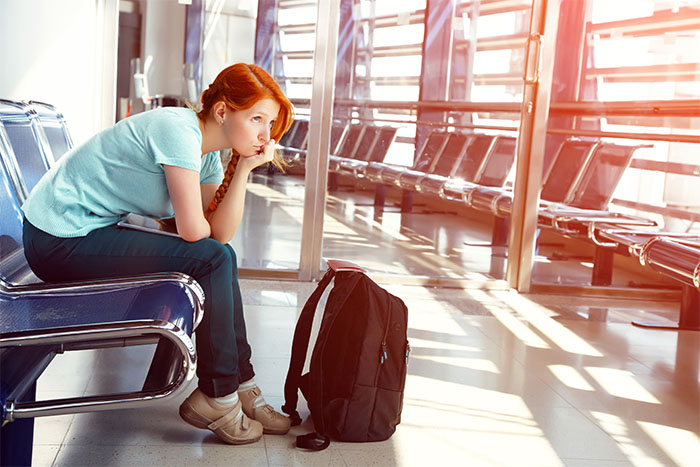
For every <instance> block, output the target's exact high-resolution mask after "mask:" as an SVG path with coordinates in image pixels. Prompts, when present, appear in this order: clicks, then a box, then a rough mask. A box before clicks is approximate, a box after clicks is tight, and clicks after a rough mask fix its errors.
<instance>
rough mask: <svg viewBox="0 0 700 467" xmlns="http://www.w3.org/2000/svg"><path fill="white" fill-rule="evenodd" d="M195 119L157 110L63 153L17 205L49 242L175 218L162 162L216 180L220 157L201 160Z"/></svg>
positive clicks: (167, 109) (177, 109)
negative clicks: (138, 217) (132, 216)
mask: <svg viewBox="0 0 700 467" xmlns="http://www.w3.org/2000/svg"><path fill="white" fill-rule="evenodd" d="M201 148H202V133H201V132H200V130H199V125H198V120H197V116H196V114H195V113H194V112H193V111H192V110H189V109H186V108H180V107H164V108H160V109H155V110H151V111H148V112H144V113H140V114H137V115H134V116H132V117H129V118H126V119H124V120H121V121H119V123H117V124H116V125H114V126H113V127H111V128H109V129H107V130H105V131H103V132H101V133H98V134H97V135H95V136H93V137H92V138H90V139H89V140H88V141H86V142H85V143H84V144H82V145H80V146H76V147H75V148H73V149H71V150H70V151H69V152H68V153H66V154H65V155H64V156H63V157H62V158H61V159H59V160H58V163H57V164H56V165H55V166H54V167H52V168H51V170H50V171H49V172H48V173H46V174H45V175H44V176H43V177H42V179H41V180H40V181H39V183H37V185H36V186H35V187H34V189H33V190H32V192H31V193H30V195H29V198H27V200H26V201H25V203H24V205H23V206H22V211H24V215H25V216H26V218H27V220H28V221H29V222H31V223H32V224H33V225H34V226H36V227H37V228H39V229H41V230H43V231H44V232H47V233H49V234H51V235H54V236H56V237H81V236H84V235H87V234H88V233H90V232H91V231H93V230H95V229H98V228H101V227H106V226H108V225H112V224H116V223H117V222H119V220H120V219H121V218H122V217H123V216H124V215H126V214H128V213H130V212H133V213H136V214H142V215H145V216H151V217H157V218H163V217H171V216H173V215H174V213H173V207H172V204H171V202H170V197H169V195H168V187H167V184H166V181H165V173H164V172H163V166H162V165H163V164H165V165H173V166H177V167H183V168H186V169H191V170H196V171H197V172H199V173H200V177H199V178H200V182H201V183H220V182H221V180H222V179H223V167H222V165H221V160H220V155H219V152H212V153H208V154H205V155H204V156H202V155H201V154H202V149H201Z"/></svg>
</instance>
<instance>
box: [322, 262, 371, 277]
mask: <svg viewBox="0 0 700 467" xmlns="http://www.w3.org/2000/svg"><path fill="white" fill-rule="evenodd" d="M326 263H327V264H328V267H329V268H331V269H332V270H333V272H340V271H351V272H361V273H363V274H366V273H367V271H366V270H364V269H362V268H361V267H360V266H358V265H357V264H355V263H353V262H350V261H345V260H344V259H329V260H326Z"/></svg>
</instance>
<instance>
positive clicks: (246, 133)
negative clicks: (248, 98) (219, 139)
mask: <svg viewBox="0 0 700 467" xmlns="http://www.w3.org/2000/svg"><path fill="white" fill-rule="evenodd" d="M279 111H280V105H279V104H278V103H277V102H276V101H275V100H274V99H270V98H265V99H260V100H259V101H258V102H256V103H255V105H253V106H252V107H251V108H249V109H244V110H227V111H226V118H225V120H224V125H223V126H224V132H225V134H226V136H227V138H228V142H229V145H230V147H232V148H233V149H235V150H236V151H237V152H238V154H240V155H241V156H242V157H250V156H254V155H256V154H258V153H259V152H261V151H262V146H263V144H265V143H267V142H268V141H270V130H272V127H273V126H274V124H275V120H276V119H277V114H279Z"/></svg>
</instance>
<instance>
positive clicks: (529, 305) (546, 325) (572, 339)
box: [492, 291, 603, 357]
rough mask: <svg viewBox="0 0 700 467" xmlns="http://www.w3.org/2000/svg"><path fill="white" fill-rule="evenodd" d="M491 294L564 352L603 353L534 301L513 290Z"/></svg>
mask: <svg viewBox="0 0 700 467" xmlns="http://www.w3.org/2000/svg"><path fill="white" fill-rule="evenodd" d="M492 294H493V295H494V296H496V297H498V298H499V299H501V300H502V301H503V302H504V303H507V304H509V305H510V306H511V307H512V308H513V310H515V312H516V313H518V314H519V315H521V316H523V317H524V318H526V319H527V320H528V322H530V323H532V325H533V326H535V327H536V328H537V329H539V330H540V331H542V333H543V334H545V335H546V336H547V337H548V338H549V339H551V340H552V341H554V343H556V344H557V345H558V346H559V347H560V348H561V349H562V350H564V351H565V352H569V353H573V354H579V355H587V356H590V357H602V356H603V354H602V353H600V352H599V351H598V350H596V349H595V348H594V347H593V346H592V345H591V344H589V343H588V342H586V341H585V340H583V339H581V338H580V337H579V336H578V335H577V334H576V333H574V332H573V331H571V330H570V329H568V328H566V327H565V326H564V325H563V324H561V323H560V322H558V321H555V320H554V319H552V318H550V317H549V316H547V314H548V313H550V310H549V309H547V308H545V307H543V306H542V305H539V304H537V303H534V302H532V301H530V300H528V299H527V298H525V297H523V296H522V295H520V294H519V293H517V292H515V291H505V292H499V291H496V292H492Z"/></svg>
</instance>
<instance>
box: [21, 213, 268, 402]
mask: <svg viewBox="0 0 700 467" xmlns="http://www.w3.org/2000/svg"><path fill="white" fill-rule="evenodd" d="M24 254H25V256H26V257H27V261H28V262H29V265H30V266H31V268H32V270H33V271H34V273H35V274H36V275H37V276H38V277H39V278H40V279H42V280H44V281H46V282H59V281H74V280H78V281H79V280H87V279H100V278H106V277H116V276H125V275H132V274H148V273H154V272H181V273H184V274H187V275H189V276H192V277H193V278H194V279H195V280H196V281H197V282H198V283H199V284H200V285H201V286H202V288H203V289H204V294H205V297H206V298H205V302H204V318H203V320H202V323H201V324H200V325H199V327H198V328H197V331H196V333H197V339H196V342H197V358H198V363H197V376H198V377H199V388H200V389H201V390H202V391H203V392H204V393H205V394H206V395H208V396H210V397H218V396H224V395H227V394H230V393H232V392H234V391H235V390H236V389H238V384H239V383H240V382H242V381H247V380H249V379H250V378H252V377H253V376H254V372H253V366H252V365H251V363H250V356H251V350H250V345H249V344H248V339H247V337H246V326H245V320H244V318H243V303H242V300H241V290H240V287H239V285H238V269H237V266H236V253H235V252H234V251H233V248H231V246H229V245H223V244H221V243H219V242H217V241H216V240H213V239H211V238H205V239H203V240H199V241H197V242H186V241H184V240H182V239H180V238H176V237H169V236H165V235H158V234H153V233H148V232H139V231H136V230H130V229H122V228H119V227H117V226H109V227H104V228H101V229H97V230H94V231H92V232H90V233H89V234H88V235H86V236H84V237H75V238H59V237H54V236H53V235H49V234H47V233H46V232H44V231H42V230H40V229H38V228H36V227H34V226H33V225H32V224H30V223H29V222H28V221H27V220H26V219H25V221H24Z"/></svg>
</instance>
